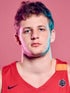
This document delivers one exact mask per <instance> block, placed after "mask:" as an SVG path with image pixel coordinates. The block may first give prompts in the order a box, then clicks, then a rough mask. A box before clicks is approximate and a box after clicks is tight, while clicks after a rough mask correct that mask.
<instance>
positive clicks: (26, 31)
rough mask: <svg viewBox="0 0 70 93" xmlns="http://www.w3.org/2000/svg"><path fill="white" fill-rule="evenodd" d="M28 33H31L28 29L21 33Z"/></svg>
mask: <svg viewBox="0 0 70 93" xmlns="http://www.w3.org/2000/svg"><path fill="white" fill-rule="evenodd" d="M30 32H31V30H30V29H26V30H24V31H23V33H25V34H26V33H30Z"/></svg>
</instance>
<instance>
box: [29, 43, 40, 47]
mask: <svg viewBox="0 0 70 93" xmlns="http://www.w3.org/2000/svg"><path fill="white" fill-rule="evenodd" d="M40 45H41V44H40V43H32V44H31V46H32V47H39V46H40Z"/></svg>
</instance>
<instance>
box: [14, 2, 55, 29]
mask: <svg viewBox="0 0 70 93" xmlns="http://www.w3.org/2000/svg"><path fill="white" fill-rule="evenodd" d="M32 14H35V15H40V14H43V15H44V16H45V17H47V18H48V19H49V28H50V30H53V29H54V20H53V18H52V14H51V12H50V10H49V9H48V8H47V7H46V6H45V5H44V4H43V3H42V2H39V1H36V2H30V1H23V2H22V3H21V6H20V8H19V9H18V11H17V13H16V15H15V25H16V26H19V24H20V22H21V21H22V20H26V19H27V18H28V17H30V16H31V15H32Z"/></svg>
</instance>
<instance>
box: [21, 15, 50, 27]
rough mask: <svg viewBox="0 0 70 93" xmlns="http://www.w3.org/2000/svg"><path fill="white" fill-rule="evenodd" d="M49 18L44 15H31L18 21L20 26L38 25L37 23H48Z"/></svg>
mask: <svg viewBox="0 0 70 93" xmlns="http://www.w3.org/2000/svg"><path fill="white" fill-rule="evenodd" d="M48 22H49V20H48V18H47V17H45V16H44V15H32V16H30V17H28V18H27V19H26V20H22V21H21V22H20V26H23V27H27V26H29V27H30V26H38V25H46V24H48Z"/></svg>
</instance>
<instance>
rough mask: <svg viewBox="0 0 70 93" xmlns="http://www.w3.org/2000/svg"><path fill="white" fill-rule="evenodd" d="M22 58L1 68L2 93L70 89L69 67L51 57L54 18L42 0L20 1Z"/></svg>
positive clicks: (65, 92)
mask: <svg viewBox="0 0 70 93" xmlns="http://www.w3.org/2000/svg"><path fill="white" fill-rule="evenodd" d="M15 27H16V35H15V36H16V39H17V41H18V42H19V44H20V45H21V48H22V56H21V62H13V63H12V64H10V65H8V66H5V67H4V68H3V69H2V70H1V71H0V91H1V93H70V85H69V84H70V67H69V65H68V64H67V63H66V62H62V61H60V60H59V59H55V58H53V57H52V53H51V46H50V44H51V43H52V42H54V40H55V31H54V21H53V18H52V15H51V13H50V11H49V9H47V7H46V6H45V5H44V4H43V3H41V2H22V5H21V7H20V8H19V9H18V11H17V13H16V16H15Z"/></svg>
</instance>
